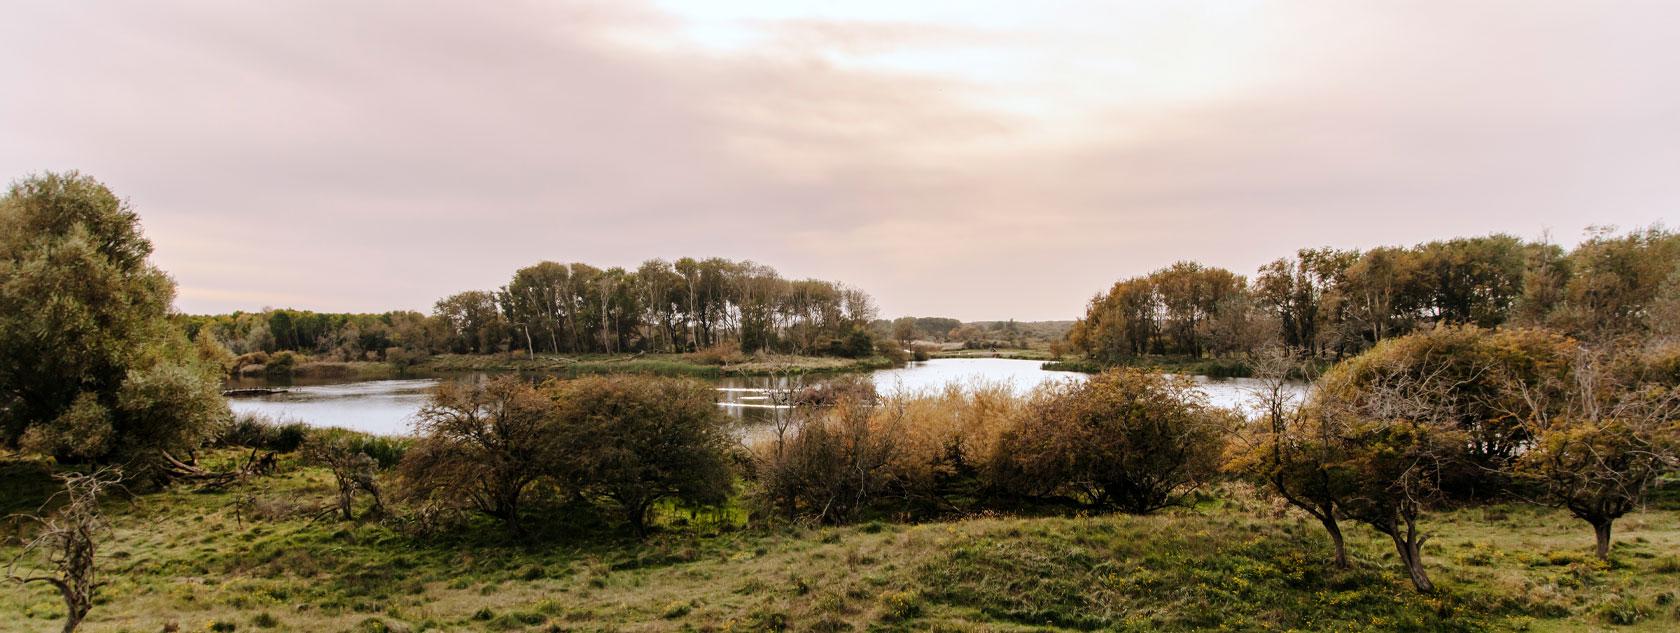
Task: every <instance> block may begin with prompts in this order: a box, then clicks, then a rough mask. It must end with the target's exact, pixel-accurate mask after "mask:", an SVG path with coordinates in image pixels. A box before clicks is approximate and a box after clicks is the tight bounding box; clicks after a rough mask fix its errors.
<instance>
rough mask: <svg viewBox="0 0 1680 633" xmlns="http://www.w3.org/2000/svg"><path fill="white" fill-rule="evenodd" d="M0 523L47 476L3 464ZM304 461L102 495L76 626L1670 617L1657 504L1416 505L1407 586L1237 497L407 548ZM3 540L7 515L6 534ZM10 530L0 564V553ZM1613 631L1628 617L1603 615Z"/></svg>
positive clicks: (1374, 544)
mask: <svg viewBox="0 0 1680 633" xmlns="http://www.w3.org/2000/svg"><path fill="white" fill-rule="evenodd" d="M0 476H4V481H5V483H6V491H7V492H6V498H5V499H4V506H3V507H4V508H5V509H6V510H7V511H18V510H27V509H32V508H33V506H34V504H36V503H38V502H39V500H40V498H41V497H42V496H43V495H45V494H46V493H47V492H48V491H49V490H51V481H50V480H49V479H47V471H46V470H45V469H44V468H43V467H42V466H40V465H38V464H35V463H29V462H18V461H12V462H8V463H4V464H3V469H0ZM330 488H331V481H330V478H329V477H328V475H327V474H326V473H325V472H324V471H320V470H317V469H313V468H304V467H299V466H297V465H295V464H294V463H291V462H290V461H289V458H288V461H283V462H282V468H281V472H280V473H279V474H276V475H274V476H271V477H267V478H263V479H259V480H254V481H252V482H250V483H247V484H244V485H243V486H241V487H237V488H235V489H233V490H230V491H226V492H195V491H192V490H190V489H174V490H168V491H164V492H158V493H152V494H145V495H141V496H139V497H137V498H134V499H131V500H113V501H112V502H111V503H110V504H109V507H108V511H109V512H110V514H111V517H112V523H113V526H114V528H115V534H114V535H113V537H112V538H111V539H110V541H109V542H108V543H106V544H105V546H104V548H103V549H102V550H101V555H102V562H103V565H104V567H103V568H104V570H105V578H106V579H107V580H108V581H110V585H109V586H108V587H106V588H105V589H104V591H103V592H102V594H101V598H100V600H99V603H98V605H97V606H96V607H95V608H94V610H93V612H92V614H91V615H90V618H89V620H88V622H87V623H86V624H85V625H84V630H87V631H132V632H136V633H139V632H155V631H161V630H164V628H165V626H166V625H168V624H170V623H174V624H176V625H178V626H179V630H181V631H207V630H208V631H619V630H622V631H685V630H700V631H708V630H709V631H764V630H792V631H869V630H881V631H898V630H902V631H912V630H914V631H921V630H934V631H1036V630H1135V631H1152V630H1188V629H1222V630H1256V629H1277V630H1284V629H1298V630H1349V631H1351V630H1370V631H1389V630H1411V631H1454V630H1459V631H1478V630H1533V631H1586V630H1603V629H1615V630H1629V631H1667V630H1675V629H1676V628H1680V610H1677V605H1676V594H1677V593H1680V508H1677V506H1680V504H1676V503H1674V502H1672V501H1669V502H1665V504H1659V507H1656V508H1653V509H1651V510H1648V511H1646V512H1643V513H1640V514H1638V515H1635V516H1630V517H1628V518H1626V519H1624V520H1622V521H1621V522H1620V523H1619V524H1618V527H1619V533H1618V535H1617V545H1616V548H1615V550H1614V554H1613V557H1612V562H1611V564H1610V565H1609V566H1604V565H1601V564H1599V563H1597V562H1596V561H1594V560H1593V559H1592V558H1591V555H1590V548H1591V545H1592V534H1591V531H1590V530H1589V529H1587V528H1586V527H1585V525H1584V524H1581V523H1579V522H1577V521H1574V520H1571V519H1569V518H1568V517H1567V516H1564V515H1563V514H1561V513H1559V512H1557V511H1553V510H1548V509H1542V508H1534V507H1528V506H1514V505H1513V506H1495V507H1489V508H1478V509H1470V510H1463V511H1458V512H1452V513H1443V514H1439V515H1435V516H1431V517H1430V519H1429V522H1428V528H1429V529H1431V530H1433V531H1435V532H1436V533H1437V536H1436V538H1435V539H1434V540H1432V541H1431V542H1430V545H1429V547H1428V549H1427V550H1426V555H1427V558H1428V563H1429V565H1430V568H1431V571H1432V573H1433V575H1434V577H1435V579H1436V580H1437V582H1438V583H1439V584H1440V585H1441V588H1442V590H1441V591H1440V593H1439V594H1437V595H1434V596H1420V595H1417V594H1415V593H1413V592H1412V590H1411V588H1410V586H1409V585H1408V584H1407V582H1406V580H1405V578H1404V574H1403V573H1402V572H1401V570H1400V569H1399V568H1398V567H1397V566H1396V564H1395V562H1394V557H1393V555H1392V554H1391V552H1390V548H1389V545H1388V543H1387V541H1386V540H1383V539H1381V538H1379V537H1378V536H1377V535H1375V534H1373V533H1372V532H1370V531H1369V530H1366V529H1364V528H1357V527H1352V526H1349V530H1348V531H1349V532H1350V535H1349V536H1350V540H1349V546H1350V549H1351V552H1352V554H1353V557H1354V560H1355V565H1354V569H1352V570H1350V571H1345V572H1341V571H1335V570H1332V569H1330V568H1329V567H1328V566H1327V565H1326V564H1325V561H1326V558H1327V551H1326V547H1325V542H1324V539H1323V536H1322V534H1321V533H1320V531H1319V530H1318V528H1317V527H1316V524H1309V523H1307V522H1303V521H1301V520H1299V519H1298V518H1295V517H1293V516H1290V515H1288V514H1287V513H1285V512H1283V511H1282V510H1281V509H1280V508H1278V507H1277V506H1276V504H1274V503H1272V502H1270V501H1269V500H1266V499H1263V498H1260V497H1256V496H1254V495H1252V494H1251V493H1249V492H1247V491H1246V490H1245V489H1243V488H1228V489H1223V490H1222V491H1221V492H1220V494H1218V495H1210V496H1207V497H1205V498H1203V499H1202V500H1201V501H1200V502H1199V503H1198V504H1197V506H1196V507H1195V508H1189V509H1181V510H1178V511H1173V512H1169V513H1164V514H1161V515H1158V516H1150V517H1131V516H1123V515H1111V516H1100V517H1066V516H1064V517H1048V518H1045V517H1040V518H1013V517H978V518H969V519H962V520H955V521H951V522H942V523H927V524H920V525H902V524H891V523H868V524H864V525H858V526H851V527H842V528H822V529H810V528H799V529H792V530H781V529H777V530H770V531H760V530H751V529H743V528H741V527H739V522H740V521H742V520H743V519H744V515H743V514H742V513H739V512H725V513H720V514H718V515H717V516H708V515H705V514H701V515H698V516H695V517H693V518H691V517H690V515H689V514H688V513H687V512H683V511H676V510H670V509H667V511H666V512H665V513H664V514H663V515H662V516H661V521H662V523H663V529H661V530H660V531H659V533H658V534H657V535H655V536H654V537H652V538H650V539H649V540H648V541H646V542H637V541H635V540H633V539H630V538H628V537H627V536H625V531H624V530H623V529H622V528H620V527H618V526H616V525H614V524H612V523H611V520H610V519H597V518H593V517H590V516H580V513H577V512H573V513H571V515H570V516H573V517H578V518H573V519H570V520H568V521H567V522H565V523H562V524H556V523H555V522H551V521H539V522H536V523H540V525H539V526H538V529H537V530H536V536H534V537H531V538H530V539H528V540H526V541H522V542H515V541H511V540H509V539H508V538H507V537H504V536H502V534H503V532H502V531H501V530H499V529H497V528H496V527H494V526H490V525H488V524H477V527H478V528H479V529H473V530H467V531H461V532H455V533H450V534H445V535H442V536H432V537H424V538H421V537H414V536H409V535H408V533H407V532H405V531H403V530H400V529H396V528H394V527H392V526H389V525H383V524H378V523H370V522H358V523H346V522H336V521H333V520H331V519H323V520H319V521H317V520H314V519H313V517H314V516H315V515H316V514H317V511H318V509H320V508H322V507H324V506H325V504H327V503H328V501H329V497H330V496H331V489H330ZM10 529H11V528H8V530H10ZM15 551H16V550H15V545H13V544H11V543H10V539H8V544H7V545H6V546H5V547H3V548H0V555H4V556H6V557H7V558H10V556H11V554H13V553H14V552H15ZM61 615H62V607H61V606H60V604H59V601H58V597H57V595H56V594H55V593H53V592H51V591H50V590H49V589H47V588H44V587H32V588H29V589H20V588H18V587H17V586H15V585H8V586H7V587H6V589H5V590H4V592H3V593H0V630H3V631H8V632H10V631H17V632H20V633H22V632H33V631H41V632H46V631H57V630H58V627H59V626H60V625H59V623H58V618H59V617H61ZM1622 622H1631V623H1632V624H1631V625H1625V626H1624V625H1621V624H1619V623H1622Z"/></svg>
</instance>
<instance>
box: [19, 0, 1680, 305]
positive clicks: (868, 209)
mask: <svg viewBox="0 0 1680 633" xmlns="http://www.w3.org/2000/svg"><path fill="white" fill-rule="evenodd" d="M6 13H7V17H6V19H5V20H4V21H0V176H4V177H5V178H8V179H9V178H16V177H21V176H23V175H26V174H28V173H31V172H38V171H42V170H69V169H79V170H81V171H83V172H86V173H89V174H91V175H93V176H95V177H97V178H99V179H101V180H102V181H104V182H105V183H106V184H107V185H110V186H111V187H112V188H113V189H114V190H116V191H117V192H118V194H119V195H123V196H126V197H128V198H129V199H130V201H131V203H132V204H133V206H134V207H135V209H136V210H138V211H139V212H140V214H141V217H142V219H143V221H144V223H145V227H146V231H147V234H148V235H149V236H150V237H151V238H152V240H153V241H154V243H155V244H156V247H157V252H156V255H155V261H157V263H158V264H159V265H160V266H162V267H163V268H164V269H165V270H168V271H169V272H170V273H172V274H173V275H174V276H175V278H176V279H177V281H178V282H179V284H180V297H179V299H178V305H179V307H180V308H181V309H182V310H184V311H188V312H220V311H229V310H234V309H247V310H250V309H257V308H261V307H263V306H276V307H281V306H290V307H298V308H308V309H316V310H331V311H384V310H390V309H429V307H430V305H431V303H432V302H433V301H434V300H436V299H438V298H440V297H443V296H445V295H447V294H450V293H453V292H456V291H460V290H468V289H492V288H495V287H497V286H499V285H501V284H503V283H505V282H506V280H507V279H508V278H509V277H510V276H511V274H512V273H513V271H514V270H515V269H516V268H518V267H521V266H524V265H528V264H532V263H535V262H537V261H540V260H545V259H548V260H556V261H581V262H587V263H590V264H594V265H597V266H612V265H623V266H627V267H633V266H634V265H636V264H637V263H639V262H641V261H642V260H645V259H650V258H656V257H662V258H675V257H680V256H695V257H706V256H722V257H728V258H732V259H751V260H754V261H758V262H761V263H764V264H768V265H771V266H773V267H775V268H776V269H778V270H780V271H781V272H782V273H783V274H784V275H787V276H790V277H817V278H823V279H835V280H841V281H845V282H847V283H849V284H852V285H854V286H857V287H860V288H862V289H864V290H867V291H868V292H870V293H871V294H872V295H874V296H875V298H876V299H877V300H878V301H879V303H880V305H881V308H882V313H883V315H884V316H897V315H905V314H914V315H940V316H953V317H957V318H961V319H966V320H976V319H1003V318H1017V319H1027V320H1038V319H1069V318H1073V317H1075V316H1077V315H1078V314H1079V312H1080V311H1081V307H1082V305H1083V304H1084V302H1085V301H1086V299H1088V298H1089V297H1090V296H1091V295H1092V294H1093V293H1096V292H1098V291H1100V290H1102V289H1104V288H1106V287H1107V286H1108V285H1109V284H1111V283H1112V282H1113V281H1114V280H1116V279H1119V278H1122V277H1126V276H1131V275H1136V274H1141V273H1146V272H1148V271H1150V270H1153V269H1156V268H1160V267H1163V266H1166V265H1167V264H1170V263H1171V262H1173V261H1175V260H1180V259H1192V260H1197V261H1201V262H1203V263H1206V264H1211V265H1217V266H1224V267H1227V268H1231V269H1233V270H1235V271H1237V272H1238V273H1241V274H1252V273H1253V272H1254V269H1255V268H1256V267H1257V266H1258V265H1260V264H1262V263H1264V262H1266V261H1269V260H1271V259H1274V258H1277V257H1280V256H1284V255H1287V254H1289V253H1291V252H1293V251H1294V250H1295V249H1296V248H1300V247H1308V246H1320V245H1332V246H1338V247H1369V246H1374V245H1379V244H1412V243H1416V242H1420V241H1425V240H1429V239H1435V238H1447V237H1456V236H1469V235H1480V234H1486V233H1490V232H1509V233H1513V234H1516V235H1519V236H1522V237H1527V238H1537V237H1540V236H1541V235H1542V234H1543V232H1546V231H1550V232H1551V234H1552V235H1553V236H1554V237H1555V239H1557V240H1558V241H1560V242H1563V243H1565V244H1568V243H1572V242H1574V241H1575V240H1576V239H1577V238H1578V237H1579V236H1580V234H1581V232H1582V230H1583V229H1584V228H1585V227H1587V226H1588V225H1604V224H1610V225H1619V226H1621V227H1623V228H1633V227H1638V226H1644V225H1648V224H1652V223H1655V222H1660V221H1663V220H1664V219H1667V218H1674V217H1676V211H1675V210H1676V209H1677V208H1680V206H1677V203H1680V38H1677V37H1674V32H1675V31H1674V28H1675V27H1674V25H1676V24H1680V3H1672V2H1594V3H1587V2H1458V1H1453V2H1447V1H1442V2H1342V1H1325V2H1276V3H1272V2H1238V1H1231V0H1220V1H1215V2H1186V1H1162V2H1124V3H1120V2H1090V3H1080V2H1034V3H1025V2H996V3H982V2H975V1H973V0H966V1H962V2H906V1H903V0H897V1H891V2H877V1H861V2H860V1H851V2H815V1H808V2H797V1H787V0H779V1H774V2H716V1H702V0H693V1H668V2H653V3H636V2H622V1H620V2H601V3H575V4H574V3H534V2H408V1H402V2H398V1H391V2H361V1H352V2H346V1H343V0H332V1H321V2H271V1H260V2H258V1H252V2H229V1H226V0H214V1H205V2H145V3H135V2H114V1H113V2H59V1H49V0H24V1H23V2H16V3H10V5H9V6H8V7H7V11H6Z"/></svg>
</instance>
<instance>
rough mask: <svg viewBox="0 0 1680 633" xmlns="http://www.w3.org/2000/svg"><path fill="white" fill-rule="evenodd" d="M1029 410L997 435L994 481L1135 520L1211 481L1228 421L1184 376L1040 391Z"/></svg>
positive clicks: (1124, 373) (1141, 376)
mask: <svg viewBox="0 0 1680 633" xmlns="http://www.w3.org/2000/svg"><path fill="white" fill-rule="evenodd" d="M1028 406H1029V407H1030V411H1028V412H1026V413H1025V414H1024V415H1022V416H1020V418H1019V421H1018V422H1017V423H1016V424H1015V425H1014V426H1013V427H1012V428H1010V429H1009V430H1008V431H1006V432H1005V433H1004V434H1003V435H1002V438H1001V440H1000V441H1001V443H1002V446H1001V447H1000V449H999V451H998V453H997V456H996V458H995V459H994V460H993V462H992V464H991V465H990V467H991V469H992V473H993V474H992V476H993V477H994V481H995V482H996V483H997V484H998V485H999V486H1001V487H1003V488H1005V489H1008V490H1010V491H1011V492H1014V493H1016V494H1023V495H1028V496H1042V495H1062V496H1070V497H1072V498H1074V499H1076V500H1079V501H1082V502H1084V503H1086V504H1088V505H1090V506H1093V507H1098V508H1108V507H1113V508H1119V509H1121V510H1124V511H1126V512H1131V513H1136V514H1146V513H1149V512H1153V511H1155V510H1159V509H1161V508H1164V507H1167V506H1170V505H1174V504H1177V503H1179V502H1180V501H1181V500H1182V499H1184V498H1185V497H1186V496H1187V495H1189V494H1190V493H1191V492H1193V491H1195V490H1196V489H1197V488H1200V487H1201V486H1202V485H1203V484H1205V483H1207V482H1208V481H1209V480H1210V479H1211V478H1212V477H1213V475H1214V474H1215V472H1216V471H1217V469H1218V465H1219V454H1220V450H1221V446H1222V442H1223V436H1224V434H1225V432H1226V430H1227V428H1228V427H1229V426H1230V425H1232V424H1233V423H1234V420H1233V415H1234V414H1231V413H1229V412H1223V411H1220V410H1217V409H1214V408H1212V407H1210V406H1208V405H1207V403H1206V402H1205V398H1204V396H1203V395H1202V394H1201V392H1200V391H1199V390H1197V389H1196V387H1195V383H1194V382H1193V381H1192V380H1190V379H1189V378H1185V377H1182V376H1169V375H1166V374H1161V373H1158V372H1152V371H1144V370H1138V369H1129V368H1121V369H1112V370H1109V371H1106V372H1103V373H1102V374H1099V375H1097V376H1093V377H1092V378H1091V379H1090V380H1088V381H1086V382H1084V383H1062V384H1059V385H1052V386H1050V387H1048V388H1045V389H1041V390H1040V391H1039V392H1037V393H1036V394H1035V395H1034V397H1033V399H1032V402H1031V403H1030V404H1029V405H1028Z"/></svg>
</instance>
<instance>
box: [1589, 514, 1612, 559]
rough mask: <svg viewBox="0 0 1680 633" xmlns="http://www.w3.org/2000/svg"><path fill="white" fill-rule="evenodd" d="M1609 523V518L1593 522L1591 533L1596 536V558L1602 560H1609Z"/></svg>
mask: <svg viewBox="0 0 1680 633" xmlns="http://www.w3.org/2000/svg"><path fill="white" fill-rule="evenodd" d="M1610 523H1611V522H1610V521H1609V520H1604V521H1597V522H1594V523H1593V534H1595V535H1597V536H1598V550H1597V554H1598V559H1599V560H1602V561H1609V560H1610Z"/></svg>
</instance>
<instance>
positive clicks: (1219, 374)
mask: <svg viewBox="0 0 1680 633" xmlns="http://www.w3.org/2000/svg"><path fill="white" fill-rule="evenodd" d="M1325 365H1326V366H1327V365H1328V363H1325ZM1110 367H1137V368H1140V369H1154V370H1158V371H1164V372H1167V373H1173V374H1184V375H1190V376H1207V377H1210V378H1247V377H1248V376H1250V375H1252V374H1253V369H1252V368H1251V367H1249V365H1248V363H1247V362H1246V361H1244V360H1243V359H1240V358H1196V357H1191V356H1138V357H1134V358H1130V359H1126V360H1124V361H1120V362H1113V363H1107V362H1102V361H1098V360H1093V359H1089V358H1067V359H1063V360H1058V361H1052V362H1049V363H1046V364H1045V365H1044V369H1046V370H1048V371H1077V372H1083V373H1087V374H1095V373H1099V372H1101V371H1103V370H1105V369H1108V368H1110ZM1324 368H1325V367H1320V368H1319V371H1320V372H1322V371H1323V369H1324Z"/></svg>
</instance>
